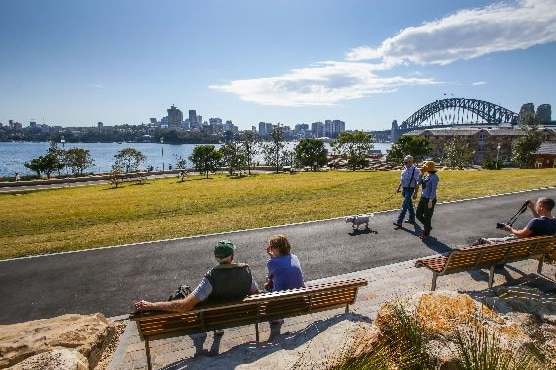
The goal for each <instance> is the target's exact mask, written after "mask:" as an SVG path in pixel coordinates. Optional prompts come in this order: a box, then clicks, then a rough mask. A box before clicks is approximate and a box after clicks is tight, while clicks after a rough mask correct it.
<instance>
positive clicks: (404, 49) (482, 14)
mask: <svg viewBox="0 0 556 370" xmlns="http://www.w3.org/2000/svg"><path fill="white" fill-rule="evenodd" d="M554 5H555V4H554V0H521V1H517V2H515V3H498V4H495V5H491V6H488V7H485V8H478V9H466V10H461V11H459V12H457V13H455V14H453V15H450V16H447V17H445V18H443V19H440V20H437V21H434V22H427V23H424V24H423V25H421V26H417V27H408V28H405V29H403V30H402V31H401V32H400V33H399V34H398V35H396V36H394V37H390V38H388V39H386V40H384V41H383V42H382V44H381V45H380V46H379V47H378V48H377V49H373V48H371V47H358V48H355V49H353V50H352V51H350V52H349V53H348V54H347V60H351V61H362V60H374V59H377V57H380V58H381V59H382V60H383V62H384V63H385V64H387V65H395V64H398V63H402V62H410V63H415V64H422V65H427V64H439V65H445V64H449V63H452V62H454V61H457V60H466V59H472V58H477V57H480V56H483V55H487V54H491V53H495V52H503V51H510V50H519V49H527V48H529V47H532V46H535V45H541V44H546V43H550V42H554V41H556V12H555V11H554V10H555V7H554Z"/></svg>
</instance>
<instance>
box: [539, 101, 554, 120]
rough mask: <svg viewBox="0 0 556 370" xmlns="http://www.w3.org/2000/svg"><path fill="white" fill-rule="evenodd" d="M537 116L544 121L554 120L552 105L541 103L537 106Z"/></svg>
mask: <svg viewBox="0 0 556 370" xmlns="http://www.w3.org/2000/svg"><path fill="white" fill-rule="evenodd" d="M537 117H538V118H539V119H540V120H541V122H542V123H548V122H550V121H552V107H551V106H550V104H541V105H539V106H538V107H537Z"/></svg>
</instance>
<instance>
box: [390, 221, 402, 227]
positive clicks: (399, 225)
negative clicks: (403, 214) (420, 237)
mask: <svg viewBox="0 0 556 370" xmlns="http://www.w3.org/2000/svg"><path fill="white" fill-rule="evenodd" d="M392 225H394V226H396V227H402V224H401V223H400V222H392Z"/></svg>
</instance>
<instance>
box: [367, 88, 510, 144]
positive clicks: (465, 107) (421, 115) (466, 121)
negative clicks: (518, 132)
mask: <svg viewBox="0 0 556 370" xmlns="http://www.w3.org/2000/svg"><path fill="white" fill-rule="evenodd" d="M517 117H518V114H517V113H515V112H512V111H511V110H509V109H506V108H504V107H501V106H499V105H496V104H493V103H489V102H487V101H483V100H478V99H465V98H450V99H443V100H436V101H434V102H432V103H430V104H427V105H425V106H424V107H422V108H421V109H419V110H417V111H416V112H415V113H413V114H412V115H411V116H409V117H408V118H407V119H405V120H403V121H402V123H401V124H399V125H398V123H397V122H396V121H394V122H393V123H392V129H390V130H383V131H372V132H371V134H372V135H373V140H374V141H375V142H380V141H389V140H392V141H396V139H397V138H398V137H399V136H400V135H403V134H405V133H407V132H409V131H413V130H422V129H432V128H449V127H456V126H485V125H488V126H498V125H501V124H511V125H516V124H517Z"/></svg>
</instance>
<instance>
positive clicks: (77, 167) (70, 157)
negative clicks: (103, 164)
mask: <svg viewBox="0 0 556 370" xmlns="http://www.w3.org/2000/svg"><path fill="white" fill-rule="evenodd" d="M65 161H66V166H68V167H69V168H71V172H72V173H73V174H74V175H79V176H81V175H83V171H84V170H85V169H86V168H88V167H90V166H92V165H93V164H94V162H95V161H94V160H93V159H92V158H91V154H90V152H89V150H87V149H82V148H71V149H68V150H66V155H65Z"/></svg>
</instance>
